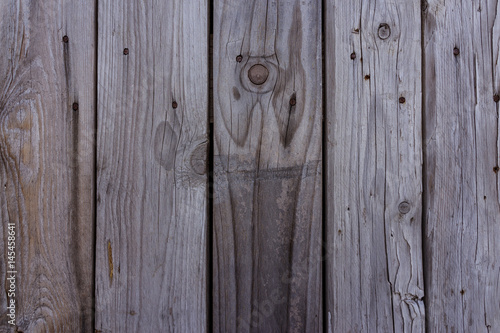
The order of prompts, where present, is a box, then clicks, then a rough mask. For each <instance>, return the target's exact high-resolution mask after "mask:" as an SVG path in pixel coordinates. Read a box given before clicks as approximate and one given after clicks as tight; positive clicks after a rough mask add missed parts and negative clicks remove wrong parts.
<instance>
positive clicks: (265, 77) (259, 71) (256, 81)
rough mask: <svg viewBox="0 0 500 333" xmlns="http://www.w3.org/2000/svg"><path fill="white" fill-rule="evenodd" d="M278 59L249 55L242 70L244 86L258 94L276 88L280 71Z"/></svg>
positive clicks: (241, 78) (242, 84) (242, 83)
mask: <svg viewBox="0 0 500 333" xmlns="http://www.w3.org/2000/svg"><path fill="white" fill-rule="evenodd" d="M276 61H277V60H276V59H274V58H273V57H249V58H248V59H247V60H246V63H245V65H243V67H242V69H241V71H240V83H241V86H242V88H243V89H245V90H246V91H249V92H252V93H257V94H265V93H268V92H270V91H272V90H273V89H275V88H276V81H277V79H278V72H279V69H278V66H277V64H276ZM238 95H239V94H236V96H238ZM240 97H241V96H240Z"/></svg>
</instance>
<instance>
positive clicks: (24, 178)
mask: <svg viewBox="0 0 500 333" xmlns="http://www.w3.org/2000/svg"><path fill="white" fill-rule="evenodd" d="M94 16H95V4H94V2H93V1H83V0H76V1H71V2H69V1H24V0H22V1H10V0H2V1H0V45H1V48H0V184H1V190H0V218H1V224H0V231H1V235H2V236H1V237H0V249H1V250H0V256H1V259H0V262H1V263H2V264H1V266H0V290H2V293H0V331H1V332H13V331H14V330H15V331H16V332H17V331H19V332H21V331H22V332H87V331H91V330H93V327H92V324H93V309H92V307H93V299H92V298H93V269H94V267H93V266H94V264H93V256H94V248H93V237H94V222H93V218H94V204H93V203H94V200H93V198H94V188H93V185H94V152H95V150H94V128H95V60H96V59H95V31H94V27H95V25H94V22H95V21H94ZM64 35H67V36H68V42H67V43H64V42H63V36H64ZM73 103H78V110H77V111H73V110H72V105H73ZM8 222H11V223H15V227H16V229H15V230H16V232H17V240H16V270H17V279H16V284H17V286H16V287H17V290H16V295H15V298H14V299H15V301H16V307H17V313H16V317H17V319H16V326H11V325H9V323H8V320H9V319H10V318H8V317H7V309H6V306H7V304H8V303H7V302H8V298H7V295H6V294H7V293H6V291H7V290H8V289H9V288H8V286H7V280H6V278H7V276H8V275H7V262H6V261H7V252H8V247H7V223H8Z"/></svg>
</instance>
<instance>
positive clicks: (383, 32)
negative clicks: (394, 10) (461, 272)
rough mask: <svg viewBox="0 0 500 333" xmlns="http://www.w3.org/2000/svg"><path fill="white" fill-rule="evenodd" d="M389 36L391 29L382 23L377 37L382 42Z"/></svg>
mask: <svg viewBox="0 0 500 333" xmlns="http://www.w3.org/2000/svg"><path fill="white" fill-rule="evenodd" d="M390 35H391V27H389V25H388V24H387V23H382V24H380V25H379V27H378V37H379V38H380V39H382V40H384V39H387V38H389V36H390Z"/></svg>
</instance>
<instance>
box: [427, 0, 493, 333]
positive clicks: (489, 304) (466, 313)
mask: <svg viewBox="0 0 500 333" xmlns="http://www.w3.org/2000/svg"><path fill="white" fill-rule="evenodd" d="M498 6H499V3H498V2H497V1H493V0H488V1H477V0H474V1H468V2H462V1H449V2H448V1H447V2H446V5H445V2H444V1H437V0H434V1H428V2H427V3H425V4H424V9H425V13H424V17H423V18H424V26H425V30H424V54H425V87H426V89H425V132H424V138H425V144H426V146H425V170H426V181H425V187H424V188H425V198H426V199H425V211H424V212H425V221H426V226H425V258H426V259H427V261H426V263H427V265H426V280H425V282H426V296H425V299H426V309H427V318H428V320H427V329H428V331H429V332H500V303H499V299H500V255H499V254H500V224H499V222H500V193H499V189H500V179H499V176H500V172H499V171H498V170H499V169H498V165H499V164H500V158H499V152H500V138H499V129H500V123H499V118H498V103H495V100H494V99H495V97H494V95H495V94H498V93H499V92H500V77H499V76H498V75H497V74H498V73H499V72H498V71H499V66H500V64H499V63H498V60H499V55H500V42H499V39H500V21H499V18H498V10H499V8H498Z"/></svg>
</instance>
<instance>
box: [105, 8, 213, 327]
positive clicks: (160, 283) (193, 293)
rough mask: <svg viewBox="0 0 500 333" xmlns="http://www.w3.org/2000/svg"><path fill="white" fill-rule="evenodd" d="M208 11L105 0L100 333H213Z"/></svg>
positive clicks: (204, 9)
mask: <svg viewBox="0 0 500 333" xmlns="http://www.w3.org/2000/svg"><path fill="white" fill-rule="evenodd" d="M207 14H208V4H207V1H206V0H175V1H157V0H150V1H142V2H138V1H133V0H127V1H120V2H116V1H115V2H113V1H100V2H99V25H98V26H99V28H98V29H99V31H98V38H99V52H98V53H99V61H98V69H99V71H98V72H99V76H98V95H99V97H98V100H99V107H100V109H99V114H98V156H97V174H98V179H97V240H96V247H97V252H96V260H97V263H96V267H97V274H96V275H97V277H96V329H97V330H99V331H102V332H137V331H141V332H142V331H144V332H146V331H148V332H204V331H206V326H207V324H206V322H207V307H206V302H207V299H206V291H207V289H206V274H207V273H206V267H207V261H206V256H207V253H206V247H207V243H206V234H207V230H206V227H207V223H206V217H207V214H206V210H207V202H206V201H207V200H206V189H207V186H206V185H207V175H206V170H205V169H206V157H207V153H206V150H207V127H208V124H207V123H208V101H207V91H208V61H207V58H208V57H207V54H208V45H207V41H208V31H207V29H208V23H207Z"/></svg>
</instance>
